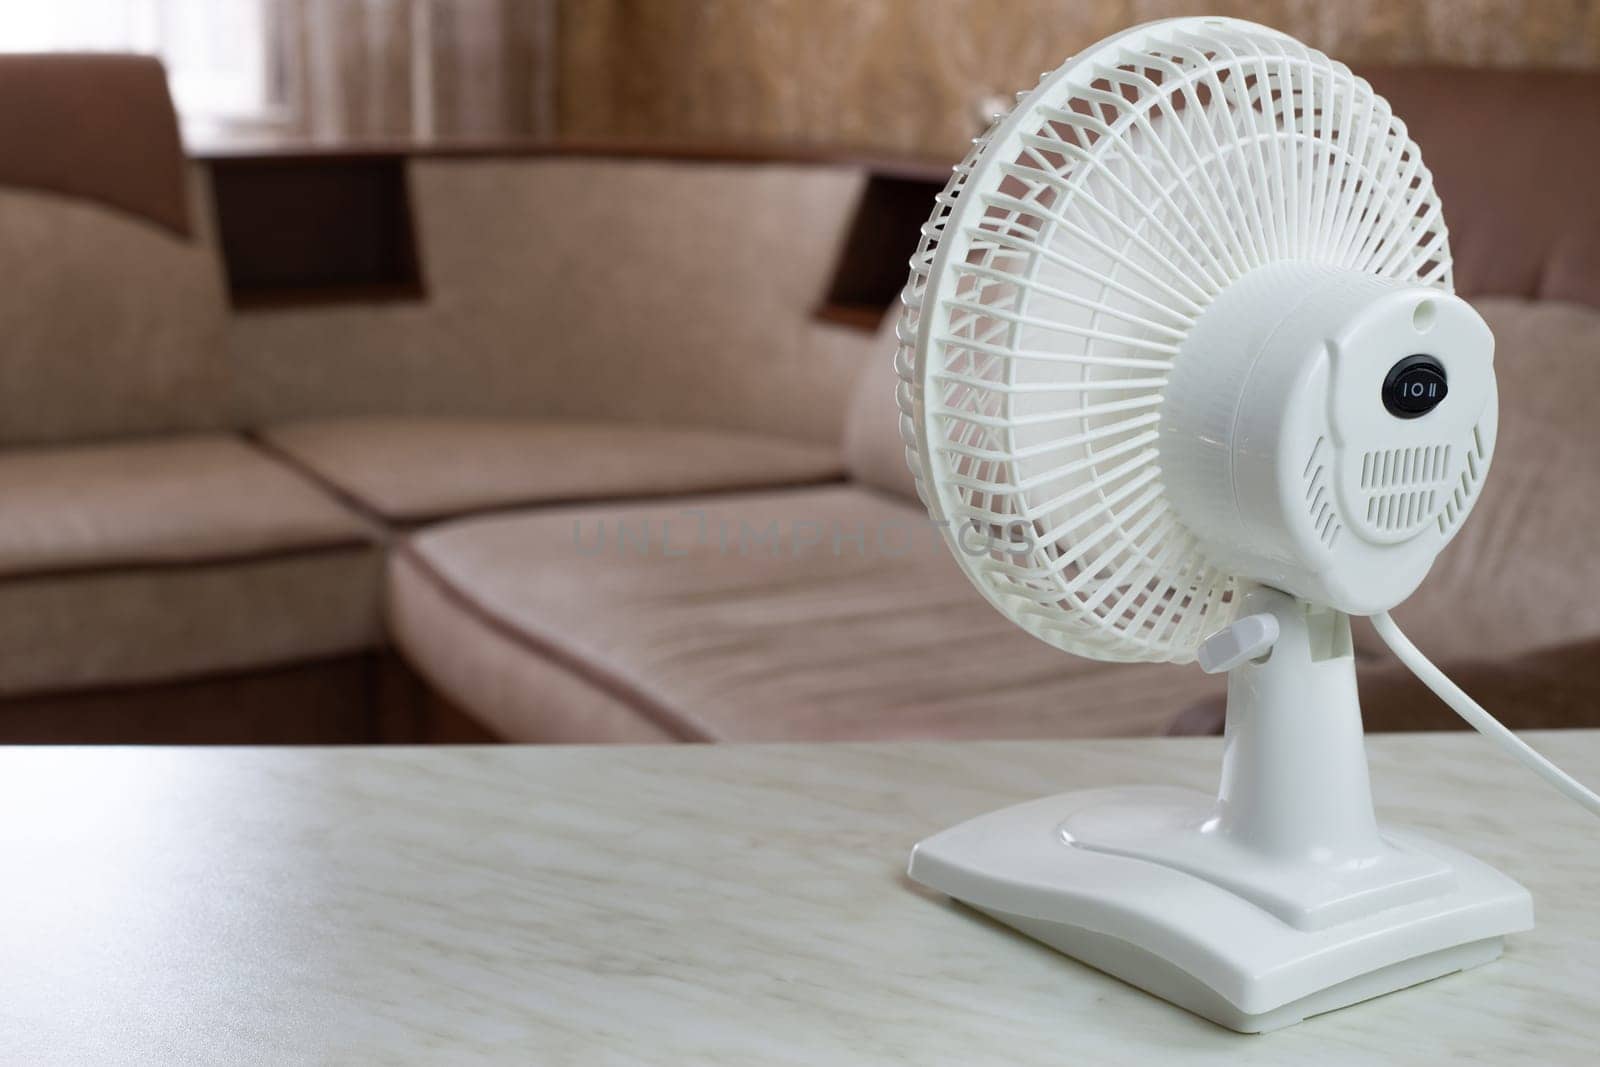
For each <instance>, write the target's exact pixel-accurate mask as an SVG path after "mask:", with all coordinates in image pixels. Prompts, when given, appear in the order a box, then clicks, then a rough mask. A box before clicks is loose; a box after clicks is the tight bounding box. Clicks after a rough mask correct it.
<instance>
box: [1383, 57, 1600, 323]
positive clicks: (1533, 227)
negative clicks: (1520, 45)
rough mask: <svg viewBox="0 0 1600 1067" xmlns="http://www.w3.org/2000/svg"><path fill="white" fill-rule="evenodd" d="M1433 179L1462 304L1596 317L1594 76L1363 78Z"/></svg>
mask: <svg viewBox="0 0 1600 1067" xmlns="http://www.w3.org/2000/svg"><path fill="white" fill-rule="evenodd" d="M1357 73H1359V74H1362V75H1364V76H1365V77H1366V78H1367V79H1368V80H1369V81H1370V82H1371V83H1372V86H1373V88H1374V89H1376V90H1377V91H1378V92H1380V93H1382V94H1383V95H1384V96H1385V97H1386V98H1387V99H1388V101H1389V103H1390V104H1391V105H1393V107H1394V113H1395V114H1396V115H1398V116H1399V117H1400V118H1401V119H1402V120H1403V121H1404V122H1405V124H1406V127H1407V129H1408V131H1409V132H1410V134H1411V137H1412V138H1413V139H1414V140H1415V141H1416V142H1417V144H1418V145H1419V146H1420V147H1421V149H1422V159H1423V162H1424V163H1426V164H1427V165H1428V169H1429V170H1431V171H1432V172H1433V175H1434V180H1435V182H1436V184H1437V186H1438V189H1439V196H1440V199H1441V200H1442V201H1443V203H1444V219H1445V225H1447V226H1448V227H1449V228H1450V250H1451V254H1452V256H1453V257H1454V259H1455V281H1456V289H1457V291H1458V292H1460V293H1461V294H1462V295H1463V296H1467V297H1472V296H1482V295H1501V296H1520V297H1526V298H1528V299H1530V300H1570V301H1575V302H1578V303H1584V304H1589V305H1591V306H1594V307H1600V204H1597V202H1596V197H1595V175H1596V174H1597V173H1600V77H1597V76H1596V75H1595V74H1594V73H1592V72H1587V71H1553V70H1542V71H1541V70H1508V71H1485V70H1481V69H1472V68H1467V67H1427V66H1418V67H1370V68H1362V69H1361V70H1359V71H1357Z"/></svg>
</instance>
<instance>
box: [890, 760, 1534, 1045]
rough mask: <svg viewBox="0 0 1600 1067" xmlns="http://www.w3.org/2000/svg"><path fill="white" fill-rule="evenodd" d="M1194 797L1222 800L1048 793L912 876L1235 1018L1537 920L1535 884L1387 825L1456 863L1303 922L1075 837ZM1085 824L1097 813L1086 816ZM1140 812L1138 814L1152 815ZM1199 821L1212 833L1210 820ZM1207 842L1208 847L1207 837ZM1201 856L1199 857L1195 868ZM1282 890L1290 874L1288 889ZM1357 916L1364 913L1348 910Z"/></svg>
mask: <svg viewBox="0 0 1600 1067" xmlns="http://www.w3.org/2000/svg"><path fill="white" fill-rule="evenodd" d="M1179 804H1182V805H1187V806H1189V808H1190V810H1191V811H1192V812H1193V813H1194V814H1195V816H1196V817H1197V825H1198V823H1199V822H1203V821H1204V819H1203V818H1201V817H1203V816H1204V815H1205V814H1206V813H1207V812H1209V811H1210V810H1211V809H1213V808H1214V806H1215V801H1214V799H1213V798H1210V797H1207V796H1204V795H1203V794H1199V793H1192V792H1188V791H1185V790H1175V789H1167V788H1159V787H1143V788H1129V789H1100V790H1089V791H1084V792H1077V793H1065V794H1062V795H1060V796H1055V797H1047V798H1045V799H1043V800H1036V801H1032V802H1030V803H1026V804H1020V805H1017V806H1016V807H1012V808H1006V809H1004V810H1002V811H997V812H993V813H991V814H988V815H983V816H979V817H978V818H976V819H972V820H970V821H968V822H965V823H962V824H961V825H959V826H956V827H953V828H952V829H949V830H946V831H945V832H943V833H941V834H937V835H935V836H933V837H931V838H929V839H927V840H926V841H923V842H922V843H920V844H919V845H917V847H916V849H915V850H914V851H913V852H912V856H911V868H910V875H911V877H912V879H914V880H915V881H917V882H920V883H922V884H923V885H925V886H927V887H929V888H930V889H934V890H937V891H939V892H941V893H945V894H947V895H949V896H951V897H954V898H956V899H957V900H960V901H962V902H963V903H965V904H967V905H969V906H971V907H973V908H975V909H977V910H978V911H981V912H984V913H985V914H987V915H990V916H992V917H993V918H995V919H997V920H998V921H1000V922H1003V923H1005V924H1006V925H1008V926H1011V927H1014V928H1016V929H1017V930H1020V931H1021V932H1022V933H1025V934H1027V935H1028V936H1030V937H1032V938H1035V939H1036V940H1038V941H1042V942H1043V943H1045V944H1047V945H1049V946H1051V947H1052V948H1056V949H1059V950H1060V951H1062V952H1065V953H1067V954H1068V955H1070V956H1073V957H1075V958H1076V959H1078V960H1081V961H1082V962H1084V963H1087V964H1089V965H1090V966H1092V967H1095V968H1097V969H1099V970H1101V971H1104V972H1106V973H1107V974H1110V975H1114V976H1115V977H1117V978H1120V979H1122V980H1123V981H1125V982H1128V983H1129V984H1131V985H1135V986H1138V987H1139V988H1141V989H1144V990H1146V991H1147V992H1150V993H1153V994H1155V995H1156V996H1159V997H1161V998H1163V999H1165V1000H1168V1001H1171V1002H1172V1003H1173V1004H1176V1005H1178V1006H1179V1007H1182V1008H1186V1009H1188V1010H1189V1011H1192V1012H1194V1013H1195V1014H1197V1015H1200V1016H1203V1017H1205V1018H1207V1019H1210V1020H1212V1021H1213V1022H1215V1023H1218V1024H1220V1025H1222V1026H1225V1027H1228V1028H1229V1029H1232V1030H1239V1031H1242V1032H1246V1033H1259V1032H1262V1031H1267V1030H1276V1029H1280V1028H1282V1027H1285V1026H1291V1025H1293V1024H1294V1023H1297V1022H1299V1021H1301V1020H1302V1019H1305V1018H1307V1017H1309V1016H1312V1015H1318V1014H1321V1013H1323V1012H1328V1011H1333V1010H1335V1009H1337V1008H1342V1007H1346V1006H1347V1005H1351V1004H1355V1003H1358V1002H1360V1001H1363V1000H1369V999H1371V998H1373V997H1377V996H1381V995H1383V994H1385V993H1390V992H1393V991H1394V990H1397V989H1403V988H1405V987H1407V986H1412V985H1416V984H1418V983H1420V982H1425V981H1428V980H1429V979H1432V978H1438V977H1440V976H1442V975H1446V974H1450V973H1452V972H1455V971H1459V970H1465V969H1466V968H1469V967H1476V966H1477V965H1478V964H1480V963H1488V962H1489V961H1491V960H1493V959H1495V958H1496V957H1498V956H1499V955H1500V951H1501V947H1502V944H1503V938H1504V936H1505V935H1506V934H1508V933H1513V932H1516V931H1519V930H1526V929H1529V928H1531V927H1532V925H1533V904H1532V900H1531V898H1530V897H1529V896H1528V893H1527V890H1525V889H1523V888H1522V886H1520V885H1518V884H1517V883H1516V882H1514V881H1512V880H1511V879H1509V878H1507V877H1506V876H1504V875H1502V874H1500V873H1499V872H1498V871H1495V870H1494V869H1493V868H1491V867H1488V866H1487V865H1485V864H1483V863H1480V862H1479V861H1477V860H1475V859H1473V858H1472V857H1471V856H1468V855H1466V854H1465V853H1463V852H1459V851H1457V850H1455V849H1452V848H1449V847H1447V846H1444V845H1440V844H1436V843H1434V842H1431V841H1428V840H1426V839H1425V838H1421V837H1418V836H1415V835H1412V834H1409V833H1403V832H1400V831H1391V830H1386V831H1384V833H1383V840H1384V842H1385V845H1386V846H1388V847H1391V848H1392V849H1393V850H1394V853H1395V855H1396V856H1397V857H1400V858H1401V859H1403V860H1404V861H1405V862H1407V863H1411V864H1415V863H1417V862H1421V863H1424V864H1426V865H1428V866H1442V867H1444V868H1447V870H1448V876H1447V877H1445V878H1444V879H1442V880H1440V879H1437V878H1430V879H1429V880H1428V884H1429V885H1430V887H1431V891H1430V892H1429V894H1428V895H1426V896H1422V897H1417V896H1416V895H1415V894H1414V893H1408V894H1405V895H1404V898H1403V899H1404V902H1402V903H1394V902H1393V901H1394V899H1395V898H1394V897H1384V896H1381V895H1380V896H1377V897H1374V898H1373V899H1372V907H1371V909H1369V910H1367V911H1365V912H1362V913H1359V914H1353V915H1349V917H1345V918H1341V919H1340V921H1336V922H1331V923H1328V924H1326V925H1321V926H1319V927H1318V928H1316V929H1304V928H1297V927H1295V926H1292V925H1290V924H1289V923H1286V922H1285V921H1284V920H1283V919H1282V918H1281V917H1279V916H1278V915H1275V914H1273V913H1272V912H1271V911H1269V910H1267V909H1266V908H1265V907H1263V906H1262V904H1261V903H1260V901H1262V900H1263V899H1269V898H1270V897H1271V893H1265V892H1264V893H1251V892H1249V887H1248V886H1242V885H1240V884H1239V883H1240V876H1239V875H1238V874H1237V872H1236V873H1235V875H1234V877H1233V878H1232V879H1231V880H1230V887H1227V888H1225V887H1224V886H1222V885H1220V884H1218V883H1217V882H1214V881H1211V880H1208V879H1207V878H1206V877H1203V876H1201V875H1199V874H1195V873H1187V872H1186V871H1185V870H1180V869H1178V868H1176V867H1174V866H1169V865H1168V864H1167V863H1165V862H1163V861H1162V860H1161V859H1160V858H1153V857H1152V856H1151V852H1150V849H1149V847H1148V844H1147V843H1141V842H1134V843H1130V848H1132V849H1134V850H1136V851H1141V853H1142V856H1143V858H1138V857H1135V856H1130V855H1127V854H1125V853H1123V854H1118V853H1117V852H1111V851H1106V850H1105V846H1104V845H1097V846H1095V847H1092V848H1091V847H1085V846H1083V845H1082V844H1080V843H1074V842H1073V841H1072V839H1071V838H1070V836H1069V835H1067V834H1066V833H1064V830H1063V827H1064V826H1066V825H1070V824H1071V823H1073V821H1074V818H1073V817H1074V816H1081V815H1082V814H1083V813H1085V812H1089V813H1097V819H1098V821H1099V822H1100V823H1101V825H1104V824H1105V822H1106V819H1105V813H1106V812H1107V811H1114V810H1116V809H1118V808H1126V809H1127V810H1129V811H1130V812H1137V811H1141V810H1150V809H1168V810H1170V809H1172V808H1173V807H1174V806H1175V805H1179ZM1080 821H1081V820H1080ZM1139 824H1140V819H1139V818H1138V817H1135V818H1133V819H1131V820H1130V826H1138V825H1139ZM1196 832H1197V833H1198V832H1199V831H1196ZM1191 847H1192V845H1191ZM1185 866H1186V867H1189V870H1193V869H1194V868H1193V867H1192V866H1191V865H1189V864H1187V863H1186V864H1185ZM1272 891H1273V892H1281V882H1280V883H1279V884H1277V885H1275V886H1274V887H1272ZM1344 914H1349V913H1344Z"/></svg>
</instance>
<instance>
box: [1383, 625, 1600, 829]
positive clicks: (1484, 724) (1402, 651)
mask: <svg viewBox="0 0 1600 1067" xmlns="http://www.w3.org/2000/svg"><path fill="white" fill-rule="evenodd" d="M1372 626H1373V628H1374V629H1375V630H1377V631H1378V636H1379V637H1381V638H1383V642H1384V644H1386V645H1388V646H1389V650H1390V651H1391V652H1393V653H1394V654H1395V656H1396V657H1397V658H1398V659H1399V660H1400V662H1401V663H1404V664H1405V665H1406V666H1407V667H1408V668H1410V670H1411V673H1412V674H1415V675H1416V676H1417V677H1418V678H1419V679H1421V681H1422V684H1423V685H1425V686H1427V687H1428V688H1429V689H1431V690H1433V692H1434V695H1435V696H1437V697H1438V698H1439V699H1440V700H1442V701H1444V702H1445V703H1446V704H1447V705H1449V707H1450V710H1451V711H1453V712H1455V713H1456V714H1457V715H1459V716H1461V717H1462V718H1463V719H1465V720H1467V724H1468V725H1470V726H1471V727H1472V728H1473V729H1474V730H1476V731H1478V732H1479V733H1480V734H1482V735H1483V736H1485V737H1487V738H1488V739H1489V740H1491V741H1493V742H1494V743H1495V744H1497V745H1499V746H1500V747H1501V748H1503V749H1505V750H1506V751H1507V752H1509V753H1510V754H1511V755H1512V756H1514V757H1516V758H1517V759H1518V760H1520V761H1521V762H1522V763H1523V765H1524V766H1526V767H1528V768H1529V769H1530V770H1532V771H1533V772H1534V773H1535V774H1537V775H1539V776H1540V777H1541V778H1543V779H1544V780H1545V781H1547V782H1549V783H1550V784H1551V785H1553V786H1555V787H1556V788H1557V789H1559V790H1560V791H1561V792H1562V793H1563V794H1564V795H1566V796H1567V797H1568V798H1570V799H1572V800H1575V801H1577V802H1578V803H1579V804H1582V805H1583V806H1584V807H1586V808H1588V809H1589V810H1590V811H1592V812H1593V813H1595V814H1596V815H1600V796H1596V795H1595V793H1594V791H1593V790H1591V789H1589V788H1588V787H1587V786H1585V785H1584V784H1583V783H1582V782H1579V781H1578V780H1577V779H1576V778H1574V777H1572V775H1570V774H1568V773H1567V772H1566V771H1564V770H1562V769H1561V768H1560V767H1557V766H1556V765H1555V764H1554V763H1551V762H1550V761H1549V760H1547V759H1545V758H1544V757H1543V756H1541V755H1539V753H1537V752H1535V751H1534V750H1533V749H1532V748H1530V747H1529V746H1528V744H1527V742H1525V741H1523V740H1522V738H1520V737H1518V736H1517V735H1516V734H1514V733H1512V732H1511V731H1510V730H1508V729H1506V728H1505V727H1504V726H1502V725H1501V724H1500V721H1499V720H1498V719H1496V718H1495V717H1494V716H1493V715H1490V714H1489V713H1488V712H1487V711H1484V710H1483V706H1482V705H1480V704H1479V703H1478V702H1477V701H1475V700H1473V699H1472V698H1471V697H1469V696H1467V694H1466V693H1464V692H1463V691H1462V689H1461V687H1460V686H1458V685H1456V683H1454V682H1452V681H1451V680H1450V679H1449V678H1447V677H1445V674H1444V672H1443V671H1441V670H1440V669H1439V668H1438V667H1435V666H1434V665H1433V664H1432V662H1430V661H1429V659H1428V657H1427V656H1424V655H1423V654H1422V653H1421V652H1419V651H1418V650H1417V646H1416V645H1413V644H1412V643H1411V641H1410V639H1409V638H1407V637H1406V635H1405V634H1403V633H1401V632H1400V627H1398V626H1396V625H1395V624H1394V620H1393V619H1392V618H1390V617H1389V613H1388V612H1387V611H1384V612H1379V613H1378V614H1377V615H1374V616H1372Z"/></svg>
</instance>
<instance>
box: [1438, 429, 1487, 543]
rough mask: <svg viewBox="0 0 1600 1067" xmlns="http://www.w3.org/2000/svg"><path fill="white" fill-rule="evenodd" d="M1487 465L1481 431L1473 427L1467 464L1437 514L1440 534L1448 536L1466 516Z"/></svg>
mask: <svg viewBox="0 0 1600 1067" xmlns="http://www.w3.org/2000/svg"><path fill="white" fill-rule="evenodd" d="M1488 465H1489V464H1488V459H1487V456H1486V453H1485V450H1484V447H1483V429H1482V427H1479V426H1474V427H1473V428H1472V444H1471V447H1469V448H1468V449H1467V462H1466V463H1465V464H1464V465H1463V466H1462V468H1461V477H1460V478H1459V479H1458V480H1457V482H1456V485H1455V488H1454V489H1453V490H1452V491H1451V493H1450V495H1449V496H1448V497H1447V498H1446V499H1445V502H1444V509H1443V510H1442V511H1440V512H1439V532H1440V533H1442V534H1447V535H1448V534H1449V533H1450V532H1451V531H1452V530H1454V529H1455V528H1456V526H1457V524H1459V523H1460V522H1461V520H1462V519H1463V518H1464V517H1465V516H1466V513H1467V509H1468V508H1469V507H1471V506H1472V500H1473V498H1474V497H1476V496H1477V495H1478V483H1480V482H1482V481H1483V472H1484V469H1485V468H1487V467H1488Z"/></svg>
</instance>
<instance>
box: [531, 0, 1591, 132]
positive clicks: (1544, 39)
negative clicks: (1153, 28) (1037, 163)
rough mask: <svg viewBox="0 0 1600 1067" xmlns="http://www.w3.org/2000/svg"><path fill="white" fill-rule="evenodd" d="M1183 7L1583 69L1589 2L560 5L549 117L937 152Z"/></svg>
mask: <svg viewBox="0 0 1600 1067" xmlns="http://www.w3.org/2000/svg"><path fill="white" fill-rule="evenodd" d="M1198 13H1206V14H1225V15H1237V16H1240V17H1244V18H1250V19H1254V20H1256V21H1259V22H1265V23H1268V24H1270V25H1274V26H1277V27H1279V28H1281V29H1284V30H1286V31H1288V32H1290V33H1294V34H1296V35H1297V36H1299V37H1301V38H1302V39H1304V40H1306V41H1308V42H1310V43H1311V44H1313V45H1315V46H1316V47H1318V48H1321V49H1323V50H1324V51H1326V52H1328V53H1329V54H1331V55H1335V56H1337V57H1338V58H1341V59H1343V60H1345V61H1347V62H1349V63H1351V64H1353V65H1356V64H1361V63H1410V62H1423V61H1426V62H1435V63H1438V62H1445V63H1459V64H1485V65H1494V66H1526V67H1549V66H1555V67H1567V68H1572V67H1596V66H1600V2H1597V0H1203V2H1200V3H1194V2H1183V0H1093V2H1076V0H562V3H561V8H560V17H559V26H560V28H559V31H558V32H559V36H560V45H559V48H558V50H557V51H558V62H559V66H560V70H559V78H558V90H557V97H558V99H557V114H558V122H557V125H558V128H559V129H560V131H561V133H562V134H563V135H565V136H567V137H570V138H574V139H579V140H608V139H616V138H620V139H626V140H646V141H650V140H655V141H665V142H680V143H681V142H684V141H693V142H712V143H716V142H729V141H734V142H745V143H749V142H783V143H801V144H824V145H832V146H842V147H852V148H865V149H871V150H877V151H895V152H907V153H913V154H930V155H936V156H952V155H957V154H959V153H960V152H961V151H963V149H964V146H965V145H966V143H967V141H968V140H969V139H970V138H971V137H972V136H973V135H974V134H975V133H976V132H977V131H978V129H979V128H980V127H981V125H982V117H983V113H984V112H985V111H987V110H993V104H994V102H995V101H997V100H1006V99H1008V98H1009V95H1010V94H1011V93H1013V92H1014V91H1016V90H1017V89H1020V88H1025V87H1031V86H1032V85H1033V84H1034V83H1035V82H1036V80H1037V79H1038V76H1039V74H1040V72H1041V71H1045V70H1049V69H1051V68H1053V67H1055V66H1057V65H1059V64H1060V62H1061V61H1062V60H1063V59H1064V58H1066V57H1067V56H1068V55H1071V54H1072V53H1073V52H1075V51H1077V50H1078V49H1080V48H1082V47H1083V46H1085V45H1087V44H1089V43H1091V42H1092V41H1094V40H1096V39H1097V38H1099V37H1101V36H1104V35H1105V34H1107V33H1109V32H1112V31H1114V30H1116V29H1118V28H1120V27H1123V26H1127V25H1131V24H1133V23H1136V22H1142V21H1146V20H1148V19H1153V18H1162V17H1166V16H1170V15H1178V14H1198Z"/></svg>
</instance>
